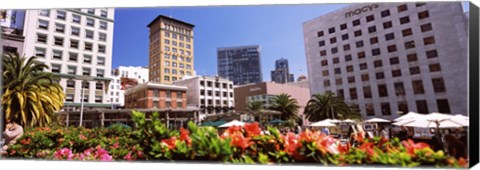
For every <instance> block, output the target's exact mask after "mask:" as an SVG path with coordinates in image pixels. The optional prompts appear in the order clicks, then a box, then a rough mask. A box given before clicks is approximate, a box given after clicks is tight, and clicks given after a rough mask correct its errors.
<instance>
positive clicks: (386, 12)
mask: <svg viewBox="0 0 480 170" xmlns="http://www.w3.org/2000/svg"><path fill="white" fill-rule="evenodd" d="M380 14H381V15H382V18H384V17H387V16H390V10H388V9H387V10H385V11H382V12H380Z"/></svg>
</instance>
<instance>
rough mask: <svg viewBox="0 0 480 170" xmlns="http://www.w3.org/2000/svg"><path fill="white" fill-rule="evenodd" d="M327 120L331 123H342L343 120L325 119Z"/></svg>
mask: <svg viewBox="0 0 480 170" xmlns="http://www.w3.org/2000/svg"><path fill="white" fill-rule="evenodd" d="M325 120H326V121H329V122H331V123H340V122H342V121H341V120H338V119H325Z"/></svg>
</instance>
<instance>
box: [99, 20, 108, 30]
mask: <svg viewBox="0 0 480 170" xmlns="http://www.w3.org/2000/svg"><path fill="white" fill-rule="evenodd" d="M100 29H103V30H107V22H104V21H100Z"/></svg>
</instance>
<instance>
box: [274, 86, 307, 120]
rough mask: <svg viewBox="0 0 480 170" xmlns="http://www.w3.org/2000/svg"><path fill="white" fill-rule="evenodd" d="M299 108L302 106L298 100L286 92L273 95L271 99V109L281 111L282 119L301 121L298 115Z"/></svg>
mask: <svg viewBox="0 0 480 170" xmlns="http://www.w3.org/2000/svg"><path fill="white" fill-rule="evenodd" d="M299 108H300V106H299V105H298V102H297V100H296V99H293V98H291V96H290V95H289V94H285V93H282V94H279V95H277V96H275V97H273V98H272V99H271V101H270V109H271V110H276V111H279V112H281V113H282V115H281V119H282V120H291V121H292V122H296V123H300V118H299V116H298V109H299Z"/></svg>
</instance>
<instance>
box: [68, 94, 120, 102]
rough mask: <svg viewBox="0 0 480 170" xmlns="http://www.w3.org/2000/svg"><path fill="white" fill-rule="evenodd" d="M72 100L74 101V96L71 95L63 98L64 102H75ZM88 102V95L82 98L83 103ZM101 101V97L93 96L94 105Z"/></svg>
mask: <svg viewBox="0 0 480 170" xmlns="http://www.w3.org/2000/svg"><path fill="white" fill-rule="evenodd" d="M74 99H75V95H73V94H67V95H66V96H65V102H74V101H75V100H74ZM88 101H89V95H88V94H85V95H84V96H83V102H88ZM102 101H103V96H95V103H102ZM117 102H118V101H117Z"/></svg>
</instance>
